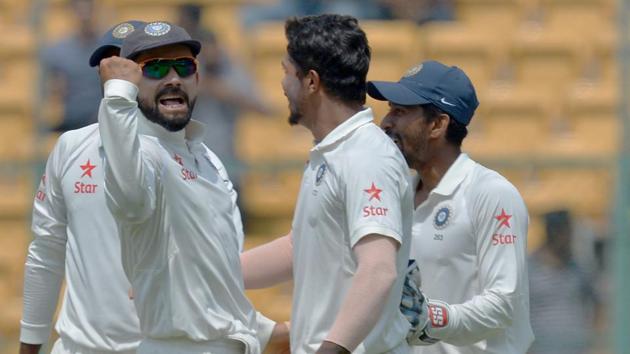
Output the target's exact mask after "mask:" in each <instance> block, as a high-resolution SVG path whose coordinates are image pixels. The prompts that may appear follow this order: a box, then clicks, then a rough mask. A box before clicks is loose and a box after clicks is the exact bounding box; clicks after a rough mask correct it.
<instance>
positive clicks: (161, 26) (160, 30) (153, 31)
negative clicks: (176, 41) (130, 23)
mask: <svg viewBox="0 0 630 354" xmlns="http://www.w3.org/2000/svg"><path fill="white" fill-rule="evenodd" d="M170 30H171V25H169V24H168V23H166V22H151V23H149V24H147V25H146V26H145V27H144V33H146V34H148V35H149V36H153V37H159V36H163V35H165V34H167V33H168V32H169V31H170Z"/></svg>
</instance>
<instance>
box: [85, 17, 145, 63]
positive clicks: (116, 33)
mask: <svg viewBox="0 0 630 354" xmlns="http://www.w3.org/2000/svg"><path fill="white" fill-rule="evenodd" d="M144 25H146V22H143V21H126V22H121V23H119V24H117V25H116V26H114V27H112V28H110V29H109V30H108V31H107V32H105V34H104V35H103V37H101V39H100V40H99V42H98V47H97V48H96V49H95V50H94V52H93V53H92V56H90V66H97V65H99V64H100V63H101V60H103V59H104V55H105V54H106V53H107V51H108V50H109V49H111V48H117V49H120V48H122V44H123V40H124V39H125V38H127V36H128V35H129V34H131V32H133V31H135V30H136V29H138V28H142V27H144Z"/></svg>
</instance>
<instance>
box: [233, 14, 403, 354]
mask: <svg viewBox="0 0 630 354" xmlns="http://www.w3.org/2000/svg"><path fill="white" fill-rule="evenodd" d="M285 32H286V37H287V39H288V46H287V55H286V56H285V58H284V59H283V60H282V67H283V70H284V78H283V80H282V88H283V90H284V93H285V95H286V96H287V98H288V101H289V110H290V117H289V123H290V124H292V125H296V124H300V125H302V126H304V127H306V128H307V129H309V130H310V131H311V133H312V134H313V137H314V138H315V146H314V147H313V148H312V149H311V151H310V155H309V161H308V162H307V164H306V168H305V170H304V176H303V179H302V185H301V189H300V193H299V196H298V201H297V206H296V210H295V214H294V218H293V224H292V234H290V235H288V236H285V237H283V238H279V239H277V240H275V241H273V242H271V243H269V244H266V245H262V246H260V247H258V248H255V249H253V250H251V251H249V252H246V253H244V254H243V257H242V260H243V268H244V277H245V284H246V286H247V287H251V288H256V287H266V286H270V285H272V284H274V283H277V282H281V281H285V280H288V279H291V278H292V279H293V280H294V290H293V307H292V316H291V334H290V336H291V352H292V353H300V354H313V353H318V354H324V353H370V354H376V353H408V352H409V350H410V349H409V346H408V344H407V342H406V340H405V337H406V335H407V332H408V330H409V328H410V325H409V322H408V321H407V320H406V319H405V317H404V316H403V315H402V313H401V312H400V311H399V306H398V305H399V302H400V298H401V293H402V284H403V279H404V276H405V270H406V266H407V261H408V257H409V247H410V233H411V221H412V220H411V217H412V215H411V214H412V193H411V189H410V185H409V183H408V181H407V175H408V169H407V165H406V163H405V161H404V158H403V156H402V154H401V153H400V151H399V150H398V149H397V148H396V146H395V145H394V144H393V143H392V141H391V139H389V138H388V137H387V136H386V135H385V134H384V133H383V131H382V130H381V129H380V128H379V127H378V126H377V125H375V124H374V123H373V116H372V111H371V110H370V109H369V108H365V107H364V106H363V105H364V103H365V97H366V81H365V80H366V75H367V72H368V68H369V63H370V49H369V46H368V42H367V38H366V36H365V33H364V32H363V30H361V28H360V27H359V25H358V23H357V20H356V19H354V18H352V17H349V16H339V15H320V16H308V17H303V18H292V19H289V20H287V22H286V26H285Z"/></svg>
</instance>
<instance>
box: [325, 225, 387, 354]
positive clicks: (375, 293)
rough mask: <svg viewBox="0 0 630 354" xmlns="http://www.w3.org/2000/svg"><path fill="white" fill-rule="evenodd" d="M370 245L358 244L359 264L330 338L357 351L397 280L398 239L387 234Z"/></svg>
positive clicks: (331, 340)
mask: <svg viewBox="0 0 630 354" xmlns="http://www.w3.org/2000/svg"><path fill="white" fill-rule="evenodd" d="M362 241H363V240H362ZM362 241H360V242H362ZM370 247H372V248H371V249H367V250H366V249H363V250H362V251H361V252H356V247H355V253H356V254H357V255H358V257H359V258H358V263H359V264H358V267H357V270H356V272H355V274H354V277H353V279H352V285H351V286H350V289H349V290H348V292H347V293H346V295H345V299H344V302H343V305H342V306H341V310H340V311H339V313H338V314H337V318H336V319H335V322H334V324H333V326H332V328H331V330H330V332H329V334H328V336H327V338H326V340H327V341H330V342H332V343H335V344H338V345H341V346H342V347H344V348H346V349H347V350H349V351H353V350H354V349H355V348H356V347H357V346H358V345H359V344H360V343H361V342H362V341H363V340H364V339H365V337H366V336H367V335H368V334H369V333H370V331H371V330H372V328H374V326H375V325H376V323H377V321H378V320H379V318H380V316H381V314H382V312H383V308H384V306H385V303H386V302H387V297H388V295H389V293H390V290H391V288H392V286H393V285H394V283H395V282H396V277H397V272H396V262H395V259H396V246H395V245H394V242H393V241H391V240H388V238H386V237H378V238H377V239H374V240H373V241H372V244H371V245H370Z"/></svg>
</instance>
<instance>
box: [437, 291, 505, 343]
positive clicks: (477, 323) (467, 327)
mask: <svg viewBox="0 0 630 354" xmlns="http://www.w3.org/2000/svg"><path fill="white" fill-rule="evenodd" d="M435 300H439V299H435ZM514 301H516V299H515V298H514V297H513V296H510V295H506V294H501V293H498V292H493V291H485V292H484V293H483V294H482V295H478V296H475V297H473V298H472V299H471V300H469V301H467V302H464V303H462V304H455V305H450V304H449V305H447V313H448V315H447V316H448V317H447V318H448V320H447V322H446V325H445V326H443V327H440V326H437V325H436V324H435V323H434V324H433V325H432V326H433V328H431V329H430V330H429V331H428V334H429V335H430V336H431V337H433V338H437V339H440V340H442V341H443V342H446V343H450V344H455V345H469V344H472V343H476V342H478V341H480V340H482V339H485V338H488V337H490V336H492V335H494V334H495V333H498V332H500V331H501V330H503V329H505V328H507V327H508V326H510V325H511V324H512V316H513V307H514V306H513V302H514Z"/></svg>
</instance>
